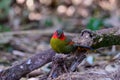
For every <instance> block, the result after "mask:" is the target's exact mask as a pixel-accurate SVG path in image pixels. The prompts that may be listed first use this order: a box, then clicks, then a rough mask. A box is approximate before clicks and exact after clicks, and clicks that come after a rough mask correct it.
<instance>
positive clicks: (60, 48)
mask: <svg viewBox="0 0 120 80" xmlns="http://www.w3.org/2000/svg"><path fill="white" fill-rule="evenodd" d="M50 45H51V47H52V49H53V50H54V51H56V52H57V53H63V54H69V53H73V52H75V51H76V50H79V52H81V51H87V50H91V49H92V48H91V47H88V46H83V45H75V42H74V41H72V40H71V39H70V38H68V37H67V36H66V35H64V32H63V30H62V29H58V30H56V31H55V32H54V33H53V35H52V37H51V39H50Z"/></svg>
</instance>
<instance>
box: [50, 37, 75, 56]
mask: <svg viewBox="0 0 120 80" xmlns="http://www.w3.org/2000/svg"><path fill="white" fill-rule="evenodd" d="M50 45H51V47H52V48H53V49H54V50H55V51H56V52H58V53H65V54H67V53H70V52H73V51H74V50H75V47H74V46H73V45H72V44H69V41H67V40H60V39H59V38H51V40H50Z"/></svg>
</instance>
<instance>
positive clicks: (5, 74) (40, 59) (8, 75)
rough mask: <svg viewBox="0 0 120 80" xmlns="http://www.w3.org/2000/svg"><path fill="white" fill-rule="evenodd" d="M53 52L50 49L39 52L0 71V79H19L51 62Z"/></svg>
mask: <svg viewBox="0 0 120 80" xmlns="http://www.w3.org/2000/svg"><path fill="white" fill-rule="evenodd" d="M54 55H55V52H54V51H53V50H51V49H49V50H46V51H44V52H40V53H39V54H36V55H34V56H32V57H31V58H29V59H27V60H25V61H23V62H22V63H20V64H18V65H16V66H13V67H11V68H9V69H7V70H4V71H2V72H0V80H19V79H20V78H21V77H22V76H25V75H26V74H28V73H30V72H31V71H33V70H35V69H37V68H39V67H41V66H43V65H44V64H46V63H48V62H51V60H52V56H54Z"/></svg>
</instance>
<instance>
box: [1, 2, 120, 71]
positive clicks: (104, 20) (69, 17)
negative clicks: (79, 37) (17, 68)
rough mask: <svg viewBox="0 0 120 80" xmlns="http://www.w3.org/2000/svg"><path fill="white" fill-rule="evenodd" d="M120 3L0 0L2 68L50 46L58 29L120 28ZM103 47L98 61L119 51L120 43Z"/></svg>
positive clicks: (78, 30) (89, 58) (89, 59)
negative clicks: (50, 41) (51, 39)
mask: <svg viewBox="0 0 120 80" xmlns="http://www.w3.org/2000/svg"><path fill="white" fill-rule="evenodd" d="M119 4H120V0H0V70H3V69H6V68H8V67H10V66H11V65H14V64H16V63H18V62H19V61H20V62H21V60H24V59H26V58H28V57H30V56H32V55H33V54H34V53H39V52H40V51H42V50H47V49H49V48H50V45H49V40H50V37H51V34H52V33H53V32H54V31H55V30H56V29H59V28H62V29H63V30H64V31H66V32H72V33H79V32H80V31H81V30H82V29H86V28H87V29H91V30H93V31H95V30H99V29H103V28H110V27H119V26H120V5H119ZM102 50H103V52H102V53H105V54H104V57H103V56H102V57H99V58H97V59H98V60H99V62H100V61H101V60H102V61H103V60H106V59H107V60H109V59H111V56H113V55H115V54H119V46H112V47H108V48H103V49H102ZM95 56H96V55H95ZM97 56H98V55H97ZM97 59H94V55H89V56H88V58H87V60H86V61H88V62H87V63H88V64H90V65H93V64H95V63H94V61H97Z"/></svg>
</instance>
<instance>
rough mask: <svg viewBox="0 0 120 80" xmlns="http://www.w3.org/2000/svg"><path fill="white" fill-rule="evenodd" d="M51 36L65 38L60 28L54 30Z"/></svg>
mask: <svg viewBox="0 0 120 80" xmlns="http://www.w3.org/2000/svg"><path fill="white" fill-rule="evenodd" d="M52 37H53V38H59V39H64V38H65V36H64V33H63V30H62V29H58V30H56V31H55V33H54V34H53V36H52Z"/></svg>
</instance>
